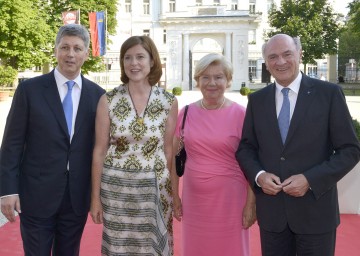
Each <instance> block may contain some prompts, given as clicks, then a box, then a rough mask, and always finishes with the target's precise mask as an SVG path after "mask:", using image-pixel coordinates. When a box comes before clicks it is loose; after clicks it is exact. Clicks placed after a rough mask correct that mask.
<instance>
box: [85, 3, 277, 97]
mask: <svg viewBox="0 0 360 256" xmlns="http://www.w3.org/2000/svg"><path fill="white" fill-rule="evenodd" d="M279 1H280V0H278V1H275V2H279ZM273 2H274V1H273V0H181V1H180V0H119V1H118V13H117V21H118V27H117V33H116V35H115V36H111V37H110V41H111V44H109V45H108V51H107V54H106V56H104V62H105V64H107V65H106V66H107V67H108V68H107V70H106V72H103V73H96V74H95V73H94V74H91V78H92V79H93V80H95V81H96V82H98V83H100V84H102V85H104V84H106V86H109V87H114V86H117V85H118V84H120V83H121V81H120V64H119V55H120V47H121V44H122V42H124V41H125V40H126V39H127V38H128V37H130V36H132V35H147V36H149V37H151V38H152V39H153V40H154V42H155V44H156V46H157V48H158V50H159V53H160V57H161V60H162V63H163V67H164V68H163V77H162V78H161V82H160V85H162V86H164V87H166V88H168V89H171V88H173V87H175V86H180V87H182V89H183V90H192V89H194V88H195V86H196V84H195V81H194V80H193V73H194V67H195V65H196V63H197V61H198V60H199V59H200V58H201V57H202V56H204V55H206V54H207V53H210V52H218V53H221V54H223V55H224V56H225V57H226V58H227V59H228V60H229V61H231V63H232V64H233V67H234V75H233V82H232V85H231V90H239V89H240V88H241V86H244V85H248V84H249V83H250V79H252V81H254V82H260V81H261V67H262V63H263V59H262V56H261V46H262V44H263V42H264V41H263V34H264V33H265V32H267V30H268V29H269V28H268V27H267V22H266V21H267V13H268V9H269V8H270V7H271V4H272V3H273Z"/></svg>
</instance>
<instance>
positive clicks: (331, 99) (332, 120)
mask: <svg viewBox="0 0 360 256" xmlns="http://www.w3.org/2000/svg"><path fill="white" fill-rule="evenodd" d="M301 56H302V50H301V43H300V40H299V39H298V38H292V37H290V36H288V35H285V34H278V35H275V36H274V37H272V38H270V40H269V41H268V42H267V43H266V44H264V46H263V57H264V59H265V64H266V67H267V69H268V70H269V72H270V73H271V75H272V76H273V77H274V78H275V83H274V84H271V85H269V86H267V87H265V88H263V89H261V90H259V91H257V92H255V93H253V94H250V96H249V101H248V106H247V112H246V117H245V121H244V126H243V133H242V139H241V142H240V144H239V148H238V151H237V153H236V157H237V160H238V162H239V164H240V166H241V167H242V170H243V171H244V172H245V174H246V176H247V178H248V180H249V182H250V184H252V185H253V187H254V190H255V194H256V207H257V217H258V224H259V226H260V235H261V247H262V255H266V256H270V255H273V256H295V255H297V256H304V255H316V256H331V255H334V251H335V239H336V228H337V226H338V225H339V222H340V218H339V206H338V196H337V188H336V183H337V182H338V181H339V180H340V179H341V178H342V177H343V176H344V175H346V174H347V173H348V172H349V171H350V170H351V169H352V168H353V167H354V166H355V165H356V163H358V161H359V159H360V145H359V142H358V140H357V138H356V135H355V131H354V127H353V124H352V119H351V116H350V113H349V111H348V108H347V105H346V101H345V97H344V95H343V92H342V90H341V88H340V87H339V86H337V85H335V84H332V83H329V82H325V81H321V80H318V79H312V78H309V77H308V76H306V75H304V74H302V73H301V72H300V71H299V64H300V62H301ZM284 88H288V89H284ZM289 89H290V90H289ZM278 122H279V123H278Z"/></svg>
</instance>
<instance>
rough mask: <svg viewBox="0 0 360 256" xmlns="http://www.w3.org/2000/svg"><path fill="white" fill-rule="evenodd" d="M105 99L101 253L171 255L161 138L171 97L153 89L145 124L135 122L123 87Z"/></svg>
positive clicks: (169, 202) (167, 182) (169, 205)
mask: <svg viewBox="0 0 360 256" xmlns="http://www.w3.org/2000/svg"><path fill="white" fill-rule="evenodd" d="M106 96H107V99H108V104H109V115H110V120H111V123H110V141H111V142H110V147H109V150H108V152H107V155H106V158H105V163H104V169H103V173H102V178H101V201H102V204H103V210H104V228H103V241H102V249H101V251H102V255H126V256H133V255H149V256H150V255H162V256H163V255H164V256H168V255H173V234H172V233H173V231H172V199H171V182H170V173H169V170H168V169H167V167H166V158H165V154H164V139H163V138H164V133H165V124H166V120H167V118H168V115H169V112H170V109H171V106H172V104H173V102H174V96H173V95H172V94H170V93H168V92H166V91H165V90H164V89H162V88H159V87H156V86H153V87H152V91H151V94H150V97H149V102H148V105H147V107H146V109H145V111H144V113H145V114H144V115H140V116H143V117H144V122H143V123H139V122H138V121H137V115H136V112H135V109H134V107H133V104H132V101H131V98H130V96H129V91H128V86H127V85H120V86H119V87H117V88H115V89H114V90H112V91H111V92H108V93H107V94H106Z"/></svg>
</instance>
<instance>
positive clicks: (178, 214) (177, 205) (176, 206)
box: [173, 196, 183, 221]
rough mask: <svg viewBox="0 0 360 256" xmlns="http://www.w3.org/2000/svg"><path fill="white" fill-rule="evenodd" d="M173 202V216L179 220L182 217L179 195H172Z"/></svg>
mask: <svg viewBox="0 0 360 256" xmlns="http://www.w3.org/2000/svg"><path fill="white" fill-rule="evenodd" d="M173 204H174V217H175V219H177V220H178V221H181V218H182V213H183V212H182V204H181V199H180V197H178V196H177V197H174V198H173Z"/></svg>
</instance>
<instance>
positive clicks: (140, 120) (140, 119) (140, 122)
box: [128, 85, 152, 125]
mask: <svg viewBox="0 0 360 256" xmlns="http://www.w3.org/2000/svg"><path fill="white" fill-rule="evenodd" d="M128 91H129V96H130V99H131V103H132V105H133V107H134V109H135V114H136V122H137V123H138V124H139V125H143V124H144V118H145V115H146V110H147V107H148V105H149V100H150V96H151V92H152V86H151V89H150V93H149V97H148V99H147V102H146V107H145V109H144V114H143V116H142V117H141V116H139V114H138V112H137V110H136V107H135V104H134V101H133V98H132V96H131V93H130V88H129V85H128Z"/></svg>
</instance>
